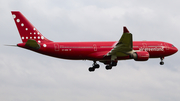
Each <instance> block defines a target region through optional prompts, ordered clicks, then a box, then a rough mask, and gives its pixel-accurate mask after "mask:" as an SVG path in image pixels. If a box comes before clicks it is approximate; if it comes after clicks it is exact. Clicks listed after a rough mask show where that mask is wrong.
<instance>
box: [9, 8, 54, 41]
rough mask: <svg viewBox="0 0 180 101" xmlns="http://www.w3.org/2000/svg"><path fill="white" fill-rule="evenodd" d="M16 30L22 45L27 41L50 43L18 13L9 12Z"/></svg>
mask: <svg viewBox="0 0 180 101" xmlns="http://www.w3.org/2000/svg"><path fill="white" fill-rule="evenodd" d="M11 13H12V16H13V18H14V21H15V23H16V26H17V29H18V31H19V34H20V37H21V40H22V42H23V43H25V42H27V41H28V40H29V39H32V40H35V41H36V42H38V43H43V42H51V41H50V40H48V39H47V38H45V37H44V36H43V35H42V34H41V33H40V32H39V31H38V30H37V29H36V28H35V27H34V26H33V25H32V24H31V23H30V22H29V21H28V20H27V19H26V18H25V16H24V15H23V14H22V13H21V12H19V11H11Z"/></svg>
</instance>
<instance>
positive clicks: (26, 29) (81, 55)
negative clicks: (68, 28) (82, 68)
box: [11, 11, 178, 72]
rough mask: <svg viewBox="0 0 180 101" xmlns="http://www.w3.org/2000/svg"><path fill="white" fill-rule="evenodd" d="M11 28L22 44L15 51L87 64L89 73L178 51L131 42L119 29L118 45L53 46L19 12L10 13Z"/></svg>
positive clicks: (163, 44) (168, 46)
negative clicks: (103, 65)
mask: <svg viewBox="0 0 180 101" xmlns="http://www.w3.org/2000/svg"><path fill="white" fill-rule="evenodd" d="M11 13H12V16H13V18H14V21H15V24H16V26H17V29H18V31H19V34H20V38H21V40H22V43H19V44H17V46H18V47H21V48H25V49H28V50H31V51H34V52H37V53H41V54H44V55H48V56H52V57H56V58H62V59H70V60H91V61H93V64H92V67H89V69H88V70H89V71H90V72H93V71H95V69H98V68H99V67H100V65H99V64H98V63H97V61H99V62H102V63H104V64H105V65H106V66H105V68H106V69H107V70H110V69H112V67H114V66H116V65H117V63H118V60H127V59H134V60H135V61H147V60H148V59H149V58H160V60H161V61H160V65H163V64H164V62H163V59H164V57H166V56H170V55H172V54H174V53H176V52H177V51H178V49H177V48H176V47H175V46H174V45H172V44H171V43H167V42H162V41H133V36H132V34H131V33H130V32H129V31H128V29H127V28H126V27H123V34H122V36H121V38H120V39H119V41H109V42H108V41H106V42H53V41H51V40H49V39H47V38H45V37H44V36H43V35H42V34H41V33H40V32H39V31H38V30H37V29H36V28H35V27H34V26H33V25H32V24H31V23H30V22H29V21H28V20H27V19H26V18H25V16H24V15H23V14H22V13H21V12H19V11H12V12H11Z"/></svg>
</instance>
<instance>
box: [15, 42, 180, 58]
mask: <svg viewBox="0 0 180 101" xmlns="http://www.w3.org/2000/svg"><path fill="white" fill-rule="evenodd" d="M116 43H117V42H116V41H111V42H47V43H40V47H41V48H40V49H39V50H33V49H30V48H28V47H26V46H25V43H20V44H18V46H19V47H22V48H26V49H30V50H32V51H35V52H38V53H41V54H45V55H49V56H53V57H57V58H63V59H73V60H109V59H110V58H108V57H106V58H104V54H107V53H108V52H109V51H110V50H111V49H113V48H114V46H115V45H116ZM133 50H135V51H147V52H148V53H149V55H150V58H159V57H165V56H169V55H172V54H174V53H176V52H177V51H178V49H177V48H176V47H174V46H173V45H172V44H170V43H166V42H161V41H134V42H133ZM117 59H118V60H124V59H131V58H130V57H129V56H124V57H117Z"/></svg>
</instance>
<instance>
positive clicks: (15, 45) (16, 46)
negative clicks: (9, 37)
mask: <svg viewBox="0 0 180 101" xmlns="http://www.w3.org/2000/svg"><path fill="white" fill-rule="evenodd" d="M4 46H12V47H17V45H4Z"/></svg>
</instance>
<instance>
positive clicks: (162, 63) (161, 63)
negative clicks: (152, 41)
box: [160, 57, 164, 65]
mask: <svg viewBox="0 0 180 101" xmlns="http://www.w3.org/2000/svg"><path fill="white" fill-rule="evenodd" d="M160 59H161V62H160V65H164V62H163V59H164V57H161V58H160Z"/></svg>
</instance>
